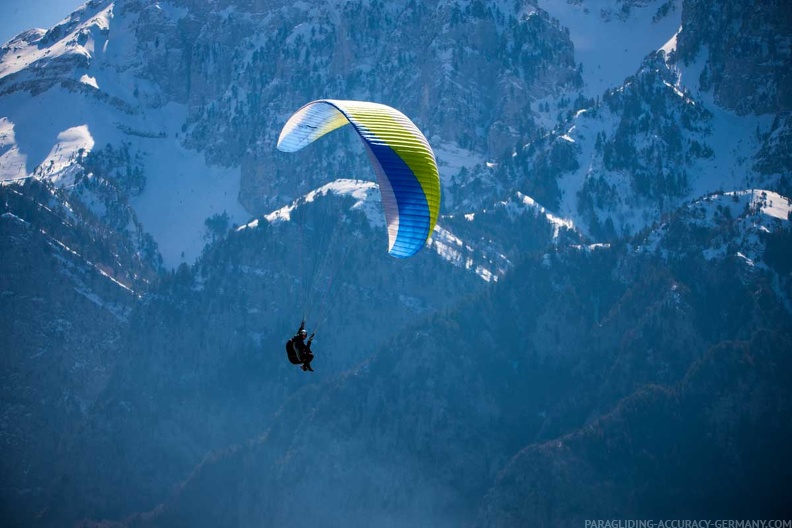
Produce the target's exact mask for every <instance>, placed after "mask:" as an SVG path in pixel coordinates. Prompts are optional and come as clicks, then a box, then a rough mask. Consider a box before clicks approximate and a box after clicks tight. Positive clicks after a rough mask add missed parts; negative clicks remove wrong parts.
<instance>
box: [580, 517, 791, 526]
mask: <svg viewBox="0 0 792 528" xmlns="http://www.w3.org/2000/svg"><path fill="white" fill-rule="evenodd" d="M584 528H792V520H790V519H787V520H769V521H768V520H737V519H729V520H726V519H717V520H684V519H669V520H654V519H641V520H637V519H618V520H616V519H611V520H586V521H585V525H584Z"/></svg>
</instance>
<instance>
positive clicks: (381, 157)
mask: <svg viewBox="0 0 792 528" xmlns="http://www.w3.org/2000/svg"><path fill="white" fill-rule="evenodd" d="M364 137H365V136H364ZM366 142H367V143H368V145H369V147H370V148H371V151H372V152H373V153H374V156H375V157H376V158H377V160H378V161H379V162H380V165H382V169H383V170H384V172H385V174H386V175H387V178H388V181H390V184H391V187H392V188H393V194H394V195H395V197H396V204H397V205H398V207H399V232H398V235H397V236H396V241H395V242H394V243H393V247H392V248H391V250H390V254H391V255H392V256H394V257H399V258H406V257H411V256H413V255H415V254H416V253H417V252H418V251H419V250H420V249H421V248H422V247H423V246H424V244H425V243H426V239H427V238H428V237H429V225H430V222H431V218H430V215H429V204H428V202H427V200H426V194H425V193H424V190H423V188H422V187H421V184H420V183H419V182H418V178H416V177H415V173H413V171H412V169H410V167H409V166H408V165H407V164H406V163H405V162H404V160H403V159H402V158H401V156H399V155H398V154H397V153H396V152H395V151H394V150H393V149H392V148H391V147H390V146H388V145H386V144H383V143H381V142H378V141H369V140H366Z"/></svg>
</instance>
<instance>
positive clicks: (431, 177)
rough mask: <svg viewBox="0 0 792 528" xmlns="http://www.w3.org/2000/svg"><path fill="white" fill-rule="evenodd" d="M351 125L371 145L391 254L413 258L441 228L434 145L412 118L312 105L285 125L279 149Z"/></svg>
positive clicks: (365, 107) (356, 104) (374, 107)
mask: <svg viewBox="0 0 792 528" xmlns="http://www.w3.org/2000/svg"><path fill="white" fill-rule="evenodd" d="M346 123H351V124H352V126H353V127H354V128H355V130H356V131H357V132H358V134H359V135H360V137H361V139H362V140H363V143H364V144H365V145H366V150H367V151H368V153H369V157H370V159H371V163H372V165H373V166H374V171H375V173H376V175H377V183H379V187H380V192H381V194H382V205H383V209H384V211H385V220H386V223H387V225H388V253H389V254H390V255H392V256H394V257H400V258H405V257H410V256H412V255H414V254H415V253H417V252H418V251H419V250H420V249H421V248H422V247H423V246H424V244H425V243H426V241H427V240H428V238H429V236H430V235H431V234H432V230H433V229H434V226H435V224H436V223H437V217H438V215H439V213H440V177H439V174H438V170H437V162H436V161H435V157H434V153H433V152H432V148H431V147H430V146H429V142H428V141H427V140H426V138H425V137H424V135H423V134H422V133H421V131H420V130H418V127H416V126H415V124H413V122H412V121H410V119H409V118H408V117H407V116H405V115H404V114H402V113H401V112H399V111H398V110H396V109H394V108H391V107H389V106H386V105H383V104H378V103H370V102H364V101H336V100H329V99H327V100H320V101H313V102H311V103H308V104H307V105H305V106H303V107H302V108H301V109H300V110H298V111H297V112H296V113H295V114H294V115H293V116H292V117H291V118H289V120H288V121H287V122H286V124H285V125H284V127H283V130H282V131H281V134H280V137H279V138H278V149H279V150H282V151H284V152H295V151H297V150H300V149H301V148H303V147H304V146H306V145H308V144H309V143H311V142H313V141H315V140H316V139H319V138H320V137H322V136H323V135H325V134H327V133H328V132H331V131H333V130H335V129H336V128H339V127H341V126H343V125H345V124H346Z"/></svg>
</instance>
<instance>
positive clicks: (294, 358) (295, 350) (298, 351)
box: [286, 321, 315, 372]
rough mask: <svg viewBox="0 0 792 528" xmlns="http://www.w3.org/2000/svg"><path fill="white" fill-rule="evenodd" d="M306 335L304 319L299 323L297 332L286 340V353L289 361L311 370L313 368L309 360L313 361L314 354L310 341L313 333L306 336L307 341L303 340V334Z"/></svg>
mask: <svg viewBox="0 0 792 528" xmlns="http://www.w3.org/2000/svg"><path fill="white" fill-rule="evenodd" d="M307 335H308V332H306V330H305V321H303V322H302V323H300V329H299V330H297V333H296V334H295V335H294V337H292V338H291V339H289V340H288V341H286V354H287V355H288V356H289V361H290V362H291V363H293V364H295V365H302V369H303V370H310V371H311V372H313V371H314V369H312V368H311V361H313V358H314V355H313V352H311V342H312V341H313V338H314V335H315V334H311V337H309V338H308V342H307V343H306V342H305V336H307Z"/></svg>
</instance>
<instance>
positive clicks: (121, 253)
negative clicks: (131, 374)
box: [0, 180, 156, 524]
mask: <svg viewBox="0 0 792 528" xmlns="http://www.w3.org/2000/svg"><path fill="white" fill-rule="evenodd" d="M61 200H63V196H57V192H53V188H52V187H49V186H47V185H42V184H41V183H39V182H37V181H36V180H30V181H28V182H26V183H25V184H24V185H21V186H19V185H9V186H7V185H2V186H0V203H2V204H3V208H2V213H0V253H2V256H3V257H2V259H0V306H1V307H2V310H1V312H2V314H3V315H2V322H1V323H0V349H2V351H3V354H2V368H0V378H1V379H2V397H1V398H0V415H1V416H2V421H1V422H0V438H2V443H3V446H4V447H3V457H2V459H3V468H2V473H3V493H2V499H0V511H1V512H2V513H0V516H2V517H3V518H6V519H9V520H10V519H15V518H18V519H26V518H28V516H29V515H30V512H31V511H40V510H41V509H42V508H43V507H44V506H43V504H44V498H43V497H44V496H45V495H46V493H47V489H48V488H49V487H50V486H51V483H52V482H51V471H52V468H53V467H54V466H55V465H56V464H57V452H58V447H59V444H60V442H61V441H62V439H64V438H67V437H69V436H70V435H71V434H74V432H75V431H76V430H77V429H78V427H79V424H80V423H81V421H82V420H83V419H85V417H86V416H87V415H88V414H89V413H90V411H91V407H92V405H93V404H94V402H96V401H97V399H99V397H100V395H101V393H102V391H103V390H104V389H105V387H106V386H107V384H108V382H109V380H110V378H111V376H112V374H113V369H114V368H115V366H116V365H117V363H118V361H119V359H120V356H121V355H122V349H121V348H120V347H119V344H120V343H121V342H123V337H124V333H125V331H126V327H127V324H128V318H129V315H130V312H131V311H132V309H133V307H134V306H135V304H136V303H137V302H138V299H139V297H140V295H141V294H142V293H144V292H145V291H146V289H147V287H148V284H147V282H148V281H149V280H150V279H151V278H152V277H153V276H155V274H156V270H155V269H154V268H153V266H151V264H150V263H148V262H146V261H145V260H142V259H141V258H140V255H137V254H135V252H134V249H133V248H130V247H129V244H128V242H127V240H126V238H125V237H124V236H120V235H119V234H118V233H113V232H108V231H107V230H106V229H105V227H104V225H103V224H102V222H99V221H96V219H94V221H93V222H90V221H88V220H89V219H88V218H87V217H85V216H81V215H80V212H79V211H78V210H68V209H66V208H65V207H63V206H62V205H61ZM20 524H24V522H22V521H20Z"/></svg>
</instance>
